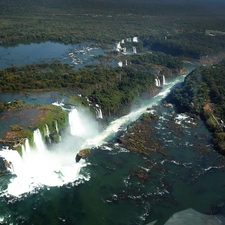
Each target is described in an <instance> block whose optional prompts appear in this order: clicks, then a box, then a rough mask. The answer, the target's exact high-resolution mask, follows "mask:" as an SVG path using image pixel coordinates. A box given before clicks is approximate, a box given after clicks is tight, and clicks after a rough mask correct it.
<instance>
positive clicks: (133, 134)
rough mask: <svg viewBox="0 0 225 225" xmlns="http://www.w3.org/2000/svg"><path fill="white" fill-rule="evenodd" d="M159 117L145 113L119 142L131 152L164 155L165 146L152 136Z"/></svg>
mask: <svg viewBox="0 0 225 225" xmlns="http://www.w3.org/2000/svg"><path fill="white" fill-rule="evenodd" d="M157 120H158V117H157V116H156V115H154V114H152V113H148V112H146V113H144V114H143V115H142V116H141V117H140V119H139V120H138V121H136V122H135V123H133V124H131V125H130V126H129V128H128V130H127V132H126V133H125V134H124V135H123V136H121V137H119V138H118V140H117V141H118V142H119V143H120V144H121V145H123V146H124V147H125V148H126V149H128V150H129V151H134V152H137V153H141V154H145V155H149V153H150V152H159V153H161V154H163V152H162V150H163V146H160V144H159V143H158V140H157V139H156V138H154V137H152V136H151V133H152V131H153V130H154V125H153V123H154V122H155V121H157Z"/></svg>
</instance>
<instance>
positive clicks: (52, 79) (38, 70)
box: [0, 62, 155, 114]
mask: <svg viewBox="0 0 225 225" xmlns="http://www.w3.org/2000/svg"><path fill="white" fill-rule="evenodd" d="M154 88H155V76H154V75H152V74H151V73H149V72H141V71H138V70H136V69H134V68H131V67H123V68H120V67H116V68H103V67H101V66H99V67H98V66H97V67H96V68H94V69H93V68H83V69H80V70H78V71H74V70H73V68H72V67H71V66H69V65H68V64H61V63H59V62H54V63H50V64H48V63H45V64H33V65H27V66H24V67H21V68H19V67H15V66H13V67H8V68H6V69H3V70H0V90H1V92H20V91H23V92H25V91H35V90H58V91H60V90H61V91H63V90H74V91H76V92H77V93H81V94H82V95H84V96H89V97H90V98H92V100H93V101H95V102H96V103H98V104H100V105H101V106H102V110H103V111H104V112H106V114H107V113H109V114H110V113H113V114H115V113H118V112H119V111H122V107H124V106H126V105H128V104H129V103H130V102H131V101H132V100H133V99H134V98H135V97H136V96H138V95H139V94H142V93H144V92H150V91H151V90H152V89H154Z"/></svg>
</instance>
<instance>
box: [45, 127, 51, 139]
mask: <svg viewBox="0 0 225 225" xmlns="http://www.w3.org/2000/svg"><path fill="white" fill-rule="evenodd" d="M45 136H46V137H47V139H48V141H49V143H51V138H50V131H49V128H48V124H45Z"/></svg>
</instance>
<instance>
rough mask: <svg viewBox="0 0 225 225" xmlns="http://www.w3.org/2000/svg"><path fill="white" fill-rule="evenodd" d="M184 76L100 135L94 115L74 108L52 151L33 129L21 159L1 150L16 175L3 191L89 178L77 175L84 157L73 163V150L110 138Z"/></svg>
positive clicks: (30, 189)
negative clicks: (31, 141) (65, 132)
mask: <svg viewBox="0 0 225 225" xmlns="http://www.w3.org/2000/svg"><path fill="white" fill-rule="evenodd" d="M184 77H185V76H180V77H177V78H174V79H173V80H171V81H170V82H167V83H166V85H164V86H163V88H162V90H161V91H160V93H159V94H158V95H156V96H155V97H153V98H151V99H148V100H146V101H145V102H143V105H142V107H140V108H139V109H138V110H136V111H133V112H131V113H130V114H128V115H126V116H123V117H121V118H119V119H117V120H115V121H113V122H112V123H111V124H110V125H109V126H108V127H107V129H105V130H104V131H103V132H101V133H100V134H98V132H97V130H98V127H97V125H96V124H97V123H96V121H95V120H93V118H92V119H90V116H88V115H87V114H86V113H84V112H81V113H79V111H78V110H77V109H72V110H71V112H70V113H69V124H70V133H71V135H72V136H71V135H68V137H66V138H65V139H64V140H62V141H61V142H60V143H58V144H57V145H56V146H54V149H51V151H49V150H48V149H47V147H46V146H45V144H44V142H43V140H42V136H41V133H40V131H39V130H35V131H34V134H33V135H34V138H33V139H34V145H33V147H31V146H30V144H29V141H28V140H26V141H25V145H24V146H23V148H22V149H23V155H22V158H21V157H20V155H19V154H18V152H17V151H13V150H7V149H6V150H2V151H0V156H2V157H4V158H5V159H6V160H7V161H8V162H12V164H13V167H14V173H15V174H16V177H15V178H12V179H11V180H10V183H9V185H8V187H7V188H6V190H5V192H6V194H11V195H15V196H20V195H21V194H23V193H26V192H33V191H35V190H36V188H39V187H41V186H43V185H47V186H61V185H63V184H65V183H69V182H74V181H75V180H77V179H79V178H83V179H88V178H89V177H87V176H86V177H84V176H82V175H81V174H80V169H81V168H82V167H83V166H86V163H85V161H84V160H80V162H79V163H75V160H74V158H75V155H76V153H77V152H78V151H79V150H80V149H82V148H86V147H94V146H100V145H102V144H104V143H105V142H106V141H107V140H108V139H110V138H113V137H114V136H115V135H116V132H117V131H119V129H120V128H121V126H127V125H128V124H130V123H131V122H133V121H135V120H136V119H137V118H138V117H139V116H140V115H141V114H143V113H144V112H146V107H151V106H153V105H156V104H159V102H160V101H161V100H162V99H163V98H164V97H165V96H166V95H167V94H168V93H169V91H170V90H171V88H172V87H173V86H174V85H175V84H177V83H178V82H181V81H183V79H184ZM77 139H79V140H81V144H79V145H78V144H77Z"/></svg>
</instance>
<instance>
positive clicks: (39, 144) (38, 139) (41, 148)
mask: <svg viewBox="0 0 225 225" xmlns="http://www.w3.org/2000/svg"><path fill="white" fill-rule="evenodd" d="M33 137H34V144H35V146H36V149H37V151H38V152H40V153H44V152H46V151H47V148H46V146H45V143H44V142H43V139H42V135H41V132H40V130H39V129H37V130H35V131H34V134H33Z"/></svg>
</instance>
